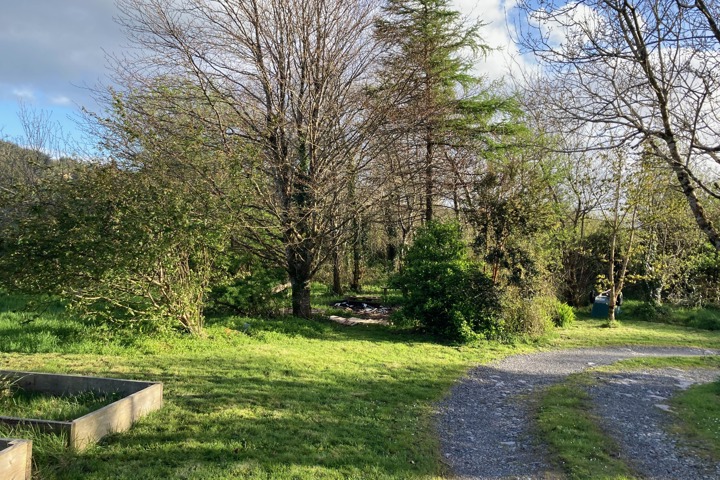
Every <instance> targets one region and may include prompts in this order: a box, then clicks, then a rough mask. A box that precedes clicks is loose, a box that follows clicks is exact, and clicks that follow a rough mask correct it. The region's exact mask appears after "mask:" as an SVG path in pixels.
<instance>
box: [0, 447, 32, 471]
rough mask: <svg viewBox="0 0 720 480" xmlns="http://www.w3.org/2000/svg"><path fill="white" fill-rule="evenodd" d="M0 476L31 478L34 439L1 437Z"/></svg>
mask: <svg viewBox="0 0 720 480" xmlns="http://www.w3.org/2000/svg"><path fill="white" fill-rule="evenodd" d="M0 478H1V479H3V480H31V478H32V440H21V439H12V438H1V439H0Z"/></svg>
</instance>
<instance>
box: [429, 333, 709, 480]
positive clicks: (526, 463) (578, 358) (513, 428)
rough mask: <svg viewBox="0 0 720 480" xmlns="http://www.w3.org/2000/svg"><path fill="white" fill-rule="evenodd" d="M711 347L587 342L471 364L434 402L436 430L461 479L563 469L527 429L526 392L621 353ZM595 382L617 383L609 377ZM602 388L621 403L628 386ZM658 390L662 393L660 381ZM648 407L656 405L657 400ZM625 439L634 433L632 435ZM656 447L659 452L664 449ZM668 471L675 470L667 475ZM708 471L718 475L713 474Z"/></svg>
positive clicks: (544, 474)
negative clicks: (437, 406)
mask: <svg viewBox="0 0 720 480" xmlns="http://www.w3.org/2000/svg"><path fill="white" fill-rule="evenodd" d="M713 354H717V352H715V351H710V350H703V349H696V348H660V347H632V348H630V347H624V348H589V349H578V350H558V351H552V352H542V353H537V354H530V355H516V356H512V357H508V358H505V359H503V360H501V361H499V362H495V363H492V364H489V365H483V366H480V367H477V368H475V369H473V370H472V371H471V372H470V373H469V374H468V376H467V377H465V378H464V379H463V380H461V381H460V382H459V383H457V384H456V385H455V386H454V387H453V388H452V390H451V392H450V394H449V395H448V397H447V398H446V399H445V400H444V401H443V402H442V403H441V405H440V409H441V413H440V415H439V418H438V430H439V434H440V443H441V449H442V454H443V456H444V457H445V461H446V463H447V464H448V465H449V466H450V468H451V469H452V471H453V472H454V473H455V474H456V475H457V477H458V478H461V479H502V478H522V479H535V478H556V477H561V476H562V475H561V474H560V473H559V472H557V471H556V470H555V469H554V467H553V466H552V465H551V464H550V463H549V462H548V460H547V458H548V455H547V452H546V451H545V449H544V448H543V447H542V445H539V444H538V443H537V442H535V441H534V440H533V438H532V437H531V432H530V424H531V422H530V418H529V415H530V411H529V405H528V402H527V400H526V398H524V397H526V396H527V395H531V394H532V393H533V392H536V391H537V390H538V389H541V388H543V387H546V386H548V385H551V384H553V383H557V382H560V381H562V380H563V379H564V378H565V377H566V376H567V375H569V374H571V373H575V372H580V371H582V370H585V369H587V368H589V367H593V366H597V365H607V364H610V363H614V362H616V361H618V360H623V359H626V358H633V357H640V356H653V357H661V356H682V355H713ZM676 373H677V372H676ZM601 383H603V384H605V385H616V383H613V382H612V381H609V382H601ZM627 383H628V384H632V382H627ZM671 383H673V382H671ZM674 383H677V382H674ZM635 385H638V384H637V383H636V384H635ZM600 390H601V389H599V390H598V391H597V392H593V394H596V393H597V395H598V396H599V399H605V398H606V397H607V398H614V399H615V400H618V401H619V403H623V402H622V401H621V400H622V398H621V397H623V396H624V395H622V394H623V393H627V392H614V391H612V389H609V390H608V391H607V392H604V391H603V392H601V391H600ZM657 392H660V393H662V392H661V390H659V389H658V390H657ZM615 393H618V395H615ZM658 396H659V397H664V396H665V395H660V394H658ZM625 398H628V397H625ZM626 403H627V404H629V403H631V402H626ZM608 408H609V409H610V410H612V409H611V407H608ZM646 410H647V408H645V409H644V410H643V411H646ZM654 410H657V411H658V412H662V410H661V409H660V408H657V407H654ZM623 415H625V416H624V417H622V418H623V420H621V421H626V420H628V419H630V418H632V416H633V414H632V412H629V413H627V414H623ZM618 418H620V417H618ZM658 425H660V424H658ZM629 428H630V429H632V427H629ZM618 435H619V436H620V441H623V440H622V435H621V434H620V433H619V432H618ZM646 439H647V440H648V441H649V442H651V443H652V444H653V445H655V444H660V443H662V442H664V441H665V440H666V439H665V438H662V437H660V436H657V435H654V436H653V435H646ZM628 441H630V442H633V441H636V440H635V439H634V438H633V439H629V440H628ZM647 448H648V447H644V448H641V447H637V449H636V450H632V452H633V455H635V454H638V455H639V454H641V453H642V452H643V451H646V450H647ZM657 451H658V455H660V456H662V455H663V454H667V451H668V450H663V449H658V450H657ZM651 461H652V460H651ZM641 467H642V465H639V466H638V467H637V468H638V471H640V472H642V471H643V470H642V468H641ZM653 475H655V474H654V473H652V472H651V473H650V477H651V478H653ZM654 478H668V477H667V474H665V476H664V477H663V476H656V477H654ZM671 478H678V477H675V476H674V475H673V476H671ZM687 478H699V477H687ZM713 478H717V475H716V476H715V477H713Z"/></svg>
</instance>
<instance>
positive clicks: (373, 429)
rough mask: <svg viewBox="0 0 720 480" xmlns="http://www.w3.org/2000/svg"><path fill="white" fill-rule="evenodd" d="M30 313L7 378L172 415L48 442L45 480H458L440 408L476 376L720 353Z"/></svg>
mask: <svg viewBox="0 0 720 480" xmlns="http://www.w3.org/2000/svg"><path fill="white" fill-rule="evenodd" d="M31 301H33V299H29V298H23V297H9V296H0V364H1V365H2V368H5V369H15V370H27V371H32V370H35V371H45V372H60V373H74V374H90V375H98V376H108V377H119V378H129V379H139V380H158V381H162V382H163V383H164V385H165V401H166V403H165V406H164V408H163V409H161V410H160V411H158V412H155V413H153V414H151V415H150V416H148V417H146V418H145V419H143V420H142V421H140V422H139V423H138V424H137V425H136V426H134V427H133V428H132V429H131V430H130V431H129V432H126V433H123V434H121V435H113V436H110V437H108V438H107V439H105V440H104V441H102V442H101V444H100V445H98V446H95V447H91V448H90V449H88V450H87V451H84V452H82V453H73V452H69V453H67V452H65V453H63V452H62V451H58V450H56V449H53V448H54V447H53V446H52V445H50V446H45V445H44V444H43V442H44V441H46V440H47V441H48V442H50V441H51V440H48V439H44V437H42V436H40V437H35V438H36V443H35V445H36V448H37V447H41V448H40V450H38V451H39V452H40V453H39V454H37V455H36V467H37V469H38V470H37V472H38V475H37V476H38V478H43V479H85V478H90V479H103V478H108V479H116V478H119V479H122V478H132V479H135V478H173V479H175V478H192V479H205V478H206V479H224V478H227V479H229V478H251V479H252V478H259V479H316V478H318V479H336V478H337V479H339V478H343V479H353V478H355V479H366V478H378V479H401V478H413V479H416V478H421V479H424V478H438V477H441V476H443V475H444V474H445V473H446V472H445V471H444V469H443V463H442V461H441V459H440V455H439V449H438V440H437V436H436V433H435V431H434V424H433V415H434V413H435V409H436V404H437V402H438V401H439V400H440V399H441V398H442V397H443V395H445V394H446V392H447V391H448V389H449V387H450V386H451V385H452V384H453V383H454V382H455V381H456V380H457V379H458V378H459V377H460V376H461V375H462V374H463V373H464V372H466V371H467V370H468V369H469V368H471V367H472V366H474V365H476V364H479V363H484V362H487V361H490V360H493V359H497V358H500V357H502V356H505V355H509V354H513V353H520V352H528V351H531V350H533V349H537V348H565V347H582V346H589V345H618V344H619V345H623V344H648V345H649V344H654V345H695V346H701V347H712V348H716V347H720V334H718V333H715V332H707V331H695V330H688V329H686V328H681V327H677V326H671V325H658V324H652V323H648V322H629V321H623V324H622V325H621V326H620V327H619V328H617V329H607V328H601V327H600V324H601V323H602V322H598V321H589V320H585V321H583V320H579V321H577V322H575V324H573V326H572V327H570V328H568V329H563V330H558V331H557V333H556V334H555V336H554V337H552V338H550V339H548V340H545V341H544V342H542V343H539V344H524V343H519V344H515V345H505V344H499V343H494V342H483V343H478V344H476V345H471V346H462V347H460V346H453V345H443V344H437V343H434V342H433V341H432V339H430V338H428V337H424V336H420V335H413V334H410V333H407V332H403V331H397V330H393V329H392V328H388V327H382V326H354V327H347V326H342V325H337V324H335V323H333V322H327V321H323V320H319V319H315V320H307V321H306V320H300V319H296V318H291V317H287V318H283V319H277V320H263V319H257V318H243V317H232V316H226V317H217V318H210V319H208V324H207V329H206V334H205V335H204V336H203V337H198V338H192V337H188V336H183V335H179V334H172V333H166V334H162V335H160V334H156V335H143V334H140V333H138V330H137V329H133V330H124V329H118V328H109V327H107V326H103V325H99V324H92V323H87V322H85V321H82V320H80V319H77V318H74V317H73V316H72V315H70V314H68V313H67V312H65V311H64V310H63V308H62V305H60V304H58V303H52V302H50V303H44V304H43V305H41V304H40V303H36V304H34V305H28V302H31ZM324 301H325V300H324V299H323V302H324ZM38 312H39V313H38ZM30 433H31V434H32V432H30Z"/></svg>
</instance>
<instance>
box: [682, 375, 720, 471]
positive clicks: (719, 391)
mask: <svg viewBox="0 0 720 480" xmlns="http://www.w3.org/2000/svg"><path fill="white" fill-rule="evenodd" d="M671 403H672V407H673V410H674V411H675V412H676V414H677V417H678V421H677V422H676V426H675V428H676V430H677V431H678V432H679V433H680V434H681V435H684V436H685V437H686V438H688V439H689V440H690V445H691V446H692V447H693V448H694V450H695V451H697V452H698V453H700V454H704V455H705V456H708V457H710V458H711V459H712V460H713V461H715V462H720V381H718V382H712V383H707V384H705V385H695V386H692V387H690V388H689V389H687V390H685V391H684V392H682V393H680V394H679V395H677V396H675V397H674V398H673V399H672V402H671Z"/></svg>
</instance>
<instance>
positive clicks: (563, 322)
mask: <svg viewBox="0 0 720 480" xmlns="http://www.w3.org/2000/svg"><path fill="white" fill-rule="evenodd" d="M550 317H551V318H552V322H553V324H555V326H556V327H561V328H563V327H569V326H570V325H572V323H573V322H574V321H575V312H574V311H573V309H572V307H571V306H570V305H568V304H567V303H563V302H561V301H560V300H556V299H553V301H552V303H551V305H550Z"/></svg>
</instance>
